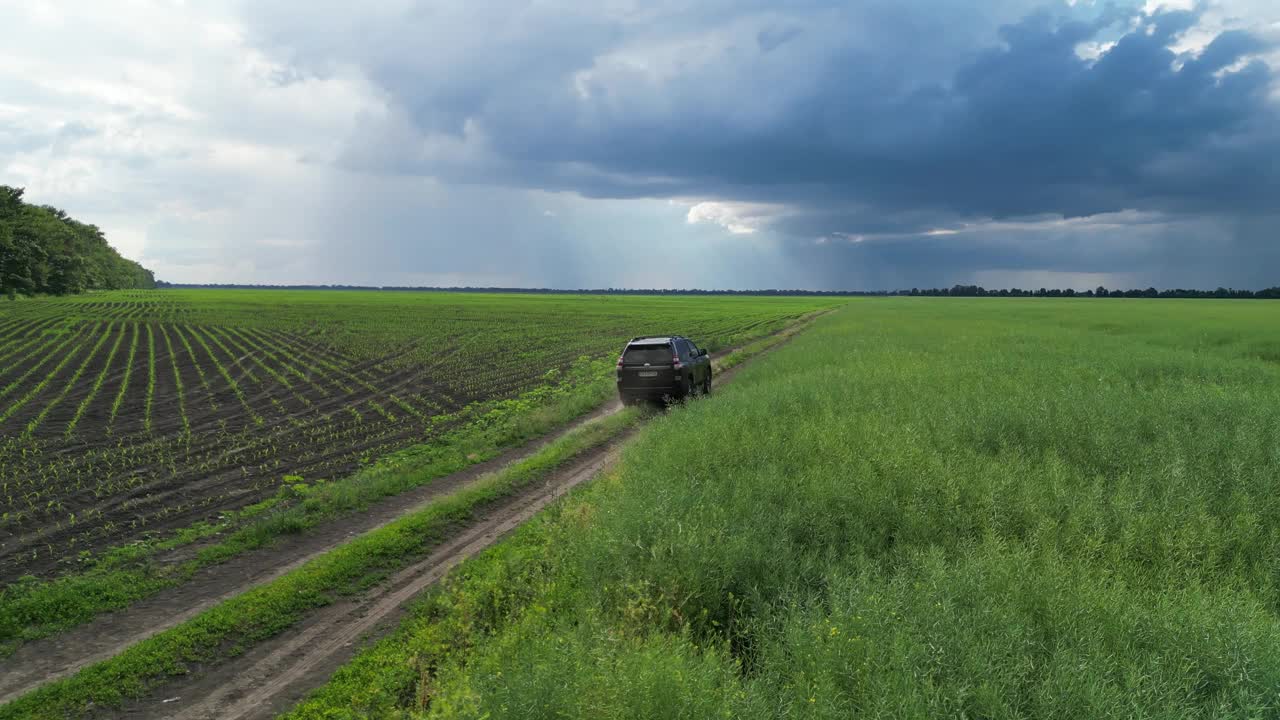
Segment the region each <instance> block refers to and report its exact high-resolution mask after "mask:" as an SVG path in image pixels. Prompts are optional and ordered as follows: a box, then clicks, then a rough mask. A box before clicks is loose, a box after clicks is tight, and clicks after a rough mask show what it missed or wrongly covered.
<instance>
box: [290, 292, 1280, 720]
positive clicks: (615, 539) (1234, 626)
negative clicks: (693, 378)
mask: <svg viewBox="0 0 1280 720" xmlns="http://www.w3.org/2000/svg"><path fill="white" fill-rule="evenodd" d="M1277 328H1280V305H1277V304H1273V303H1263V302H1258V303H1250V302H1216V301H1127V300H1126V301H1112V300H1100V301H1099V300H1074V301H1071V300H1067V301H1061V300H1026V301H1022V300H930V299H920V300H915V299H891V300H859V301H854V302H851V303H849V304H847V305H846V306H844V307H843V308H842V309H840V310H839V311H838V312H837V313H835V314H832V315H829V316H827V317H825V318H822V319H821V320H819V321H818V322H817V323H816V324H815V325H814V326H813V327H812V328H811V329H810V330H808V331H807V332H805V333H804V334H802V335H801V336H799V337H798V338H797V339H796V340H795V341H793V342H791V343H790V344H788V345H786V346H785V347H783V348H781V349H779V350H778V351H776V352H774V353H772V354H770V355H769V356H768V357H766V358H764V359H763V360H761V361H759V362H758V363H756V364H754V365H752V366H750V367H748V368H746V369H745V370H744V371H743V373H742V375H741V376H740V377H739V378H738V380H737V381H736V382H734V383H733V384H732V385H730V386H728V387H726V388H724V389H723V390H722V391H720V392H719V393H718V394H717V395H716V396H714V397H711V398H709V399H706V400H701V401H697V402H693V403H691V404H689V406H687V407H684V408H681V409H680V410H678V411H676V412H672V413H669V414H668V415H667V416H665V417H662V418H658V419H657V420H655V421H653V422H652V423H650V424H649V425H648V426H647V427H646V428H645V430H643V431H642V432H641V434H640V437H639V439H638V440H637V442H636V443H635V444H633V445H632V446H631V447H629V449H628V451H627V452H626V454H625V456H624V460H623V464H622V466H621V468H620V469H619V470H618V471H617V472H616V473H615V474H613V475H612V476H610V477H609V478H607V479H604V480H601V481H599V482H597V483H595V484H594V485H592V486H591V487H589V488H587V489H585V490H584V491H582V492H580V493H577V494H576V495H575V496H573V497H571V498H570V499H569V500H568V501H566V502H565V503H562V504H561V505H560V506H559V507H558V508H557V509H556V510H555V511H554V512H553V513H550V514H549V516H548V517H546V518H544V519H543V520H542V521H540V522H538V523H535V524H532V525H530V526H527V527H526V528H524V529H523V530H522V531H521V532H520V533H518V534H517V535H516V536H515V537H513V538H512V539H510V540H508V541H506V542H504V543H502V544H500V545H499V546H497V547H495V548H494V549H493V550H492V551H490V552H489V553H488V554H487V555H484V556H481V557H478V558H476V559H474V560H472V561H470V562H468V563H466V564H464V565H463V566H462V567H461V568H460V569H459V570H458V571H457V572H455V573H454V575H453V576H452V578H451V579H450V581H449V582H448V583H447V585H446V586H445V587H444V588H442V589H441V590H440V591H439V592H437V593H435V594H433V595H432V596H431V597H429V598H427V599H426V600H425V601H423V602H422V603H421V604H420V605H419V607H418V608H417V610H416V612H415V614H414V615H413V617H412V618H411V619H410V620H408V621H407V622H406V623H405V625H404V626H403V627H402V628H401V629H400V630H399V631H398V632H397V633H396V634H394V635H393V636H391V637H389V638H388V639H386V640H385V641H383V642H381V643H379V644H377V645H375V646H373V647H372V648H370V649H369V650H367V651H366V652H364V653H363V654H362V655H360V656H359V657H358V658H357V659H356V660H355V661H354V662H353V663H352V664H350V665H349V666H347V667H346V668H344V669H343V670H341V671H339V672H338V674H337V675H336V676H335V677H334V678H333V680H332V681H331V682H330V684H329V685H327V686H326V687H324V688H323V689H321V690H320V691H319V692H318V693H317V694H315V695H314V696H313V697H312V698H311V699H310V700H309V701H307V702H305V703H304V704H303V705H301V706H300V707H298V708H296V709H295V710H294V712H293V713H292V715H291V717H294V718H312V717H340V716H350V715H355V716H383V717H385V716H406V717H407V716H413V717H418V716H419V714H421V715H422V716H429V717H441V718H444V717H464V718H480V717H521V718H553V717H554V718H600V717H634V718H640V717H644V718H656V717H672V718H674V717H698V718H704V717H705V718H710V717H739V718H849V717H894V718H937V717H968V718H1055V717H1057V718H1078V717H1147V718H1151V717H1167V718H1192V717H1204V718H1210V717H1220V718H1228V717H1230V718H1266V717H1277V716H1278V715H1280V492H1278V491H1280V333H1277ZM397 713H401V714H397Z"/></svg>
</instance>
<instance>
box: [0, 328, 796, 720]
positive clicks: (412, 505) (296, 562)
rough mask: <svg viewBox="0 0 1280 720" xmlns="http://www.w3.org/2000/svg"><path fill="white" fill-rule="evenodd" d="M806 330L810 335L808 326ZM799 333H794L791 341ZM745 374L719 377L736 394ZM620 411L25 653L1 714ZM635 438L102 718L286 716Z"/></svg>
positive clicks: (3, 676)
mask: <svg viewBox="0 0 1280 720" xmlns="http://www.w3.org/2000/svg"><path fill="white" fill-rule="evenodd" d="M806 324H807V323H806ZM797 330H798V328H797V329H796V330H791V331H789V332H787V335H788V336H790V335H793V334H794V332H796V331H797ZM737 370H738V368H733V369H730V370H728V371H725V372H722V373H719V374H717V376H716V384H717V385H723V384H725V383H727V382H730V381H731V380H732V379H733V376H734V375H735V374H736V373H737ZM620 410H621V404H620V403H618V402H616V401H614V402H610V403H608V404H607V405H605V406H603V407H601V408H600V409H598V410H596V411H595V412H593V413H592V414H591V415H589V416H587V417H585V418H582V419H580V420H579V421H576V422H574V423H572V424H571V425H570V426H568V427H566V428H563V429H561V430H560V431H558V432H555V433H552V434H550V435H548V436H545V437H543V438H541V439H539V440H537V441H534V442H531V443H528V444H526V445H525V446H523V447H520V448H516V449H512V450H510V451H508V452H505V453H503V454H502V455H500V456H498V457H495V458H494V459H492V460H489V461H486V462H483V463H478V464H476V465H474V466H472V467H470V468H467V469H466V470H463V471H460V472H458V473H455V474H453V475H449V476H447V477H445V478H442V479H440V480H437V481H435V482H433V483H431V484H429V485H427V486H424V487H422V488H418V489H415V490H412V491H409V492H407V493H403V494H401V495H398V496H396V497H393V498H388V499H386V500H384V501H382V502H380V503H378V504H377V505H375V506H374V507H372V508H370V509H369V510H368V511H366V512H363V513H359V514H355V515H352V516H349V517H344V518H341V519H338V520H335V521H333V522H331V523H328V524H326V525H324V526H322V527H320V528H317V529H315V530H313V531H310V532H308V533H305V534H303V535H300V536H297V537H291V538H288V539H286V540H284V541H282V542H280V543H278V544H276V545H273V546H271V547H269V548H264V549H262V550H258V551H254V552H250V553H245V554H244V555H241V556H238V557H235V558H233V559H231V560H229V561H228V562H226V563H223V564H220V565H216V566H212V567H209V568H205V569H203V570H202V571H200V572H199V573H197V575H196V576H195V577H194V578H192V579H191V580H190V581H189V582H186V583H184V584H183V585H181V586H178V587H174V588H170V589H168V590H165V591H163V592H161V593H159V594H157V595H155V596H153V597H151V598H148V599H146V600H143V601H140V602H138V603H135V604H134V605H132V606H131V607H129V608H127V609H125V610H121V611H119V612H115V613H110V614H107V615H103V616H101V617H99V618H98V619H96V620H94V621H93V622H90V623H88V624H86V625H83V626H81V627H79V628H76V629H73V630H71V631H68V632H66V633H62V634H61V635H58V636H55V637H52V638H48V639H46V640H41V641H36V642H32V643H28V644H27V645H25V646H23V647H22V648H20V649H19V651H18V652H17V653H15V655H14V656H12V657H10V658H8V659H6V660H5V661H4V662H3V663H2V664H0V704H3V703H4V702H8V701H10V700H13V699H15V698H17V697H19V696H21V695H22V694H25V693H27V692H30V691H31V690H33V689H35V688H37V687H39V686H41V685H43V684H45V683H48V682H52V681H54V680H57V679H59V678H62V677H66V676H68V675H71V674H73V673H75V672H76V671H78V670H80V669H81V668H83V667H86V666H88V665H91V664H93V663H96V662H100V661H102V660H105V659H107V658H110V657H113V656H114V655H116V654H118V653H120V652H121V651H123V650H124V649H126V648H128V647H129V646H131V645H133V644H135V643H137V642H140V641H142V640H145V639H146V638H148V637H151V636H152V635H154V634H156V633H159V632H162V631H164V630H166V629H169V628H171V627H174V626H176V625H178V624H180V623H182V622H184V621H186V620H188V619H190V618H191V617H194V616H195V615H197V614H199V613H200V612H202V611H204V610H207V609H208V608H210V607H213V606H214V605H216V604H218V603H220V602H222V601H224V600H226V599H229V598H231V597H234V596H236V595H238V594H240V593H243V592H246V591H248V590H250V589H252V588H254V587H257V586H259V585H262V584H265V583H268V582H270V581H272V580H274V579H276V578H278V577H280V576H282V575H284V574H286V573H288V572H289V571H291V570H293V569H295V568H297V567H299V566H301V565H303V564H305V563H306V562H307V561H309V560H311V559H313V558H315V557H317V556H319V555H321V554H323V553H325V552H328V551H329V550H332V549H333V548H334V547H336V546H338V545H341V544H342V543H343V542H345V541H347V540H350V539H351V538H353V537H355V536H356V535H359V534H362V533H364V532H368V531H370V530H373V529H376V528H378V527H381V526H383V525H386V524H387V523H390V522H392V521H394V520H395V519H397V518H399V517H401V516H402V515H404V514H406V513H409V512H413V511H415V510H418V509H420V508H422V507H424V506H425V505H428V504H430V503H431V502H433V501H435V500H436V499H438V498H440V497H443V496H445V495H448V494H449V493H452V492H455V491H457V490H458V489H460V488H462V487H464V486H466V485H467V484H469V483H471V482H472V481H474V480H475V479H477V478H478V477H480V476H482V475H484V474H486V473H489V472H493V471H495V470H497V469H500V468H501V467H504V466H506V465H507V464H510V463H513V462H517V461H519V460H521V459H523V458H526V457H529V456H530V455H532V454H534V453H536V452H537V451H538V450H539V449H541V448H542V447H543V446H544V445H546V444H547V443H549V442H551V441H553V440H554V439H556V438H558V437H560V436H562V435H563V434H565V433H567V432H569V431H570V430H572V429H574V428H576V427H580V426H581V425H583V424H586V423H588V422H592V421H594V420H597V419H599V418H602V417H606V416H609V415H612V414H615V413H617V412H618V411H620ZM634 432H635V431H634V430H633V431H630V432H628V433H625V434H623V435H622V436H620V437H618V438H616V439H614V440H612V441H610V442H609V443H606V444H604V445H602V446H599V447H597V448H594V449H592V450H590V451H588V452H586V453H584V454H583V455H580V456H579V457H578V458H575V459H574V460H572V461H570V462H568V463H566V464H565V465H564V466H562V467H560V468H557V469H556V470H555V471H553V472H552V473H551V475H550V476H549V477H547V478H546V479H545V480H544V481H542V482H540V483H537V484H536V485H534V486H531V487H528V488H525V489H524V490H522V491H521V492H519V493H517V494H515V495H512V496H509V497H507V498H504V499H502V500H499V501H497V502H495V503H494V504H493V505H491V506H490V507H488V508H487V509H486V510H485V511H484V512H483V513H482V514H481V516H480V517H479V518H478V519H477V520H476V521H474V522H472V523H470V524H468V525H467V526H466V527H464V528H461V529H459V530H458V531H457V532H456V533H454V534H452V535H451V536H450V537H449V538H448V539H447V540H445V541H444V542H442V543H441V544H440V545H438V546H436V548H435V549H434V550H433V551H432V552H431V554H430V555H428V556H427V557H426V558H424V559H422V560H421V561H419V562H418V563H416V564H414V565H412V566H410V567H408V568H405V569H404V570H402V571H400V572H399V573H397V574H396V575H394V576H393V577H392V578H390V579H389V580H387V581H385V582H383V583H381V584H380V585H378V586H377V587H375V588H373V589H371V590H369V591H368V592H366V593H364V594H363V595H361V596H359V597H356V598H351V599H348V600H343V601H341V602H338V603H335V604H333V605H330V606H327V607H324V608H321V609H319V610H317V611H316V612H314V613H312V614H311V615H310V616H308V617H307V618H306V619H305V620H304V621H302V622H301V623H299V624H298V625H297V626H295V627H294V628H291V629H290V630H289V631H287V632H285V633H282V634H281V635H280V636H277V637H275V638H271V639H269V640H266V641H264V642H262V643H259V644H258V645H256V646H255V647H254V648H252V649H250V650H249V651H248V652H247V653H246V654H244V655H242V656H240V657H238V658H236V659H234V660H232V661H228V662H223V663H218V664H215V665H211V666H196V667H192V668H191V671H190V672H189V673H188V674H186V675H183V676H178V677H175V678H173V679H172V680H171V681H170V682H168V683H166V684H165V685H163V686H161V687H160V688H158V689H157V690H156V691H154V692H153V693H151V694H150V695H149V696H148V697H147V698H145V699H143V700H139V701H134V702H130V703H129V704H127V705H126V706H125V707H123V708H120V709H107V708H103V709H101V710H99V711H97V712H95V713H94V717H126V718H190V719H194V718H265V717H273V716H274V715H275V714H278V713H279V712H281V711H283V710H284V709H287V708H288V707H290V706H291V705H292V704H294V703H296V702H297V701H298V700H299V699H300V698H301V697H303V696H304V695H305V694H306V693H307V692H309V691H310V690H311V689H313V688H315V687H317V686H319V685H321V684H323V683H324V682H325V681H326V680H327V678H328V677H329V675H330V674H332V672H333V671H334V670H335V669H336V668H338V667H340V666H341V665H342V664H344V663H346V662H347V661H348V660H350V658H351V657H352V656H354V654H355V653H356V652H357V650H358V649H359V647H360V646H361V645H362V641H363V640H367V639H369V638H373V637H378V636H380V635H382V634H385V632H386V631H388V630H389V629H391V628H393V627H394V626H395V624H396V623H397V621H398V620H399V619H400V617H401V615H402V613H403V609H404V607H405V605H406V604H407V603H408V602H409V601H410V600H411V599H412V598H413V597H415V596H416V595H418V594H419V593H420V592H421V591H422V590H423V589H425V588H426V587H428V586H429V585H431V584H432V583H434V582H435V581H437V580H439V579H440V578H441V577H443V576H444V575H445V574H446V573H447V572H448V571H449V570H450V569H451V568H452V567H454V566H455V565H456V564H458V563H459V562H461V561H462V560H464V559H466V558H468V557H470V556H472V555H474V554H475V553H477V552H479V551H481V550H483V549H484V548H485V547H488V546H489V545H491V544H493V543H494V542H496V541H497V540H498V539H500V538H501V537H502V536H503V535H505V534H506V533H507V532H509V531H510V530H512V529H514V528H515V527H517V526H518V525H520V524H521V523H523V522H525V521H526V520H528V519H529V518H530V517H532V516H533V515H534V514H535V513H536V512H538V511H539V510H541V509H542V508H543V507H545V506H546V505H547V504H549V503H551V502H553V501H554V500H555V499H557V498H559V497H560V496H562V495H563V494H564V493H566V492H567V491H568V490H569V489H571V488H572V487H574V486H576V485H578V484H580V483H582V482H585V481H587V480H590V479H591V478H593V477H595V476H596V475H598V474H599V473H600V472H602V471H603V470H604V469H605V468H607V467H608V466H609V465H610V464H611V463H613V462H614V461H615V460H616V458H617V457H618V455H619V452H620V448H621V447H622V445H623V444H624V443H625V442H626V441H627V440H628V439H630V437H631V436H632V435H633V434H634Z"/></svg>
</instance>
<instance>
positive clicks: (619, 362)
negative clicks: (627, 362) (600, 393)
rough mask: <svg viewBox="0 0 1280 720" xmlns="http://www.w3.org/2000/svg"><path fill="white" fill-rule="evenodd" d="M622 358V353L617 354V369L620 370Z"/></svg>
mask: <svg viewBox="0 0 1280 720" xmlns="http://www.w3.org/2000/svg"><path fill="white" fill-rule="evenodd" d="M622 358H623V356H622V355H619V356H618V369H619V370H621V369H622Z"/></svg>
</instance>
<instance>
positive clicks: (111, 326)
mask: <svg viewBox="0 0 1280 720" xmlns="http://www.w3.org/2000/svg"><path fill="white" fill-rule="evenodd" d="M831 304H832V303H831V302H830V301H825V300H815V299H796V298H769V299H761V298H738V297H715V298H697V297H631V296H627V297H613V296H554V295H529V296H519V295H479V294H475V295H472V294H447V293H412V292H356V291H248V290H214V291H209V290H201V291H193V290H165V291H118V292H102V293H91V294H87V295H82V296H75V297H67V298H41V299H35V300H24V301H21V302H11V303H10V302H6V303H3V304H0V438H2V439H0V580H3V581H5V582H8V581H12V580H14V579H16V578H18V577H20V576H23V575H28V574H36V575H50V574H56V573H57V572H59V571H60V570H61V569H64V568H67V567H71V566H73V565H74V563H75V561H77V560H78V559H80V558H81V557H82V556H83V554H84V553H92V552H94V551H97V550H100V549H101V548H104V547H107V546H111V545H119V544H120V543H125V542H130V541H134V540H137V539H139V538H144V537H153V536H155V535H156V534H157V533H159V534H163V533H165V532H167V531H170V530H173V529H176V528H181V527H184V526H188V525H190V524H191V523H193V522H195V521H197V520H200V519H205V518H210V517H215V516H217V515H218V513H220V512H222V511H226V510H229V509H234V508H239V507H243V506H246V505H249V504H251V503H254V502H256V501H258V500H261V499H262V498H264V497H266V496H268V495H270V494H272V493H274V492H275V491H276V489H277V488H278V487H279V486H280V484H281V483H282V482H284V481H285V479H286V478H295V477H304V478H306V479H308V480H313V479H321V478H337V477H341V476H343V475H346V474H349V473H350V472H351V471H353V470H354V469H356V468H358V467H359V466H361V465H363V464H367V463H369V462H372V461H374V460H376V459H377V458H379V457H381V456H384V455H385V454H387V453H389V452H392V451H395V450H399V449H401V448H404V447H407V446H412V445H416V444H421V443H428V442H430V441H431V440H432V439H433V438H434V437H436V436H438V435H439V434H440V433H442V432H444V431H446V430H448V429H450V428H452V427H455V426H457V425H459V424H463V423H466V422H468V421H469V420H470V418H471V417H472V416H471V415H469V409H474V408H477V407H482V406H483V405H484V404H485V403H489V402H493V401H497V400H502V399H510V398H517V397H523V396H526V395H528V394H530V393H536V392H537V391H538V390H539V389H540V388H546V387H552V386H560V385H564V384H566V383H573V382H576V381H579V380H582V379H584V378H588V377H590V378H598V377H599V376H600V375H601V374H602V373H604V372H606V371H607V370H608V369H611V368H612V365H611V361H612V358H613V356H614V355H615V354H616V353H617V351H618V349H619V348H620V347H621V345H622V343H623V342H624V341H625V340H626V339H627V338H629V337H631V336H633V335H636V334H641V333H646V332H654V333H660V332H681V333H684V334H688V335H691V336H694V337H696V338H698V339H699V340H702V341H703V342H704V343H706V344H707V345H708V346H710V347H711V348H712V349H715V348H716V347H723V346H727V345H732V344H736V343H740V342H743V341H746V340H748V339H750V338H753V337H758V336H760V335H763V334H767V333H768V332H770V331H773V330H776V329H778V328H781V327H783V326H784V325H785V324H786V323H788V322H789V321H791V320H793V319H795V318H797V317H800V316H802V315H805V314H807V313H810V312H812V311H814V310H815V309H819V308H822V307H827V306H830V305H831Z"/></svg>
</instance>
